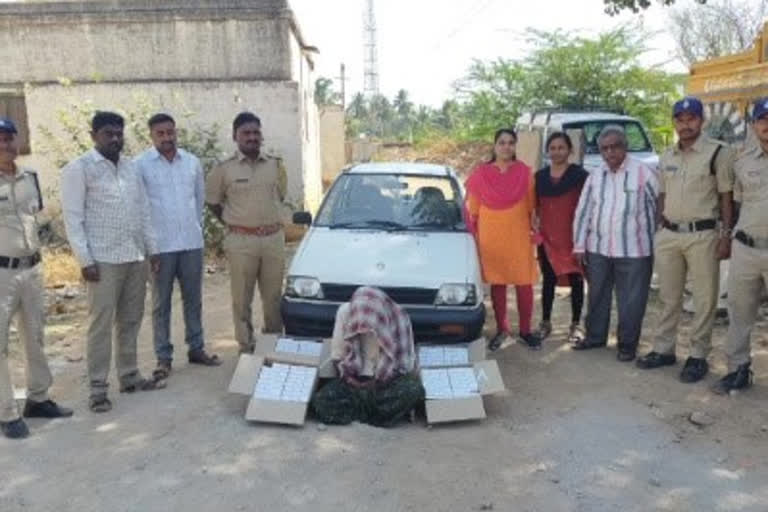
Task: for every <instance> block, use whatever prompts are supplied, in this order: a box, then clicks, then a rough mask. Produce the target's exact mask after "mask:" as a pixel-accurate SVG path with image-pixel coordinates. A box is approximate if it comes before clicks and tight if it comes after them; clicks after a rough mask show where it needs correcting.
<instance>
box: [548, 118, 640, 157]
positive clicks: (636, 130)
mask: <svg viewBox="0 0 768 512" xmlns="http://www.w3.org/2000/svg"><path fill="white" fill-rule="evenodd" d="M611 124H613V125H616V124H617V125H619V126H621V127H623V128H624V131H625V133H626V134H627V142H628V144H629V147H628V148H627V149H628V150H629V151H630V152H632V153H639V152H651V151H653V148H651V143H650V142H649V141H648V137H647V136H646V134H645V130H643V127H642V126H641V125H640V123H638V122H637V121H588V122H583V123H581V122H579V123H568V124H567V125H563V129H564V130H584V139H585V140H586V141H587V147H586V148H585V152H586V153H587V154H593V155H596V154H599V153H600V149H598V147H597V136H598V135H600V131H601V130H602V129H603V128H605V127H606V126H608V125H611Z"/></svg>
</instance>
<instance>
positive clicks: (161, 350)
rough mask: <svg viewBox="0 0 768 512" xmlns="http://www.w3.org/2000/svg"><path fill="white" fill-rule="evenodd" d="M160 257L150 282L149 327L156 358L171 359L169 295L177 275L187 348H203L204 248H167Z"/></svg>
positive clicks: (160, 359) (171, 292) (190, 349)
mask: <svg viewBox="0 0 768 512" xmlns="http://www.w3.org/2000/svg"><path fill="white" fill-rule="evenodd" d="M159 257H160V271H159V272H158V273H157V274H156V275H155V276H154V278H153V282H152V304H153V307H152V329H153V333H154V342H155V355H156V356H157V360H158V361H171V360H172V359H173V345H172V344H171V297H172V295H173V283H174V281H176V279H178V280H179V286H180V287H181V300H182V303H183V305H184V327H185V335H184V340H185V341H186V342H187V345H188V347H189V351H190V352H191V351H193V350H201V349H202V348H203V325H202V309H203V304H202V291H203V250H202V249H194V250H191V251H178V252H167V253H163V254H160V255H159Z"/></svg>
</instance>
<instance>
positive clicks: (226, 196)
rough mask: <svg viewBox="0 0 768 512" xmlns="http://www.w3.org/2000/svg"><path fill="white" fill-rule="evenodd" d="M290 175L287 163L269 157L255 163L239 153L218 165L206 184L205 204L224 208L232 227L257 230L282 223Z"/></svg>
mask: <svg viewBox="0 0 768 512" xmlns="http://www.w3.org/2000/svg"><path fill="white" fill-rule="evenodd" d="M286 186H287V176H286V172H285V167H284V166H283V161H282V159H280V158H276V157H273V156H268V155H260V156H259V158H258V159H257V160H251V159H249V158H247V157H246V156H245V155H243V154H242V153H240V152H239V151H238V152H237V153H236V154H235V156H233V157H232V158H230V159H229V160H225V161H224V162H222V163H220V164H219V165H217V166H216V167H215V168H214V169H213V170H212V171H211V173H210V174H209V175H208V179H207V180H206V183H205V202H206V203H208V204H212V205H222V206H223V207H224V212H223V219H224V222H226V223H227V224H229V225H235V226H244V227H249V228H254V227H258V226H267V225H271V224H280V223H282V215H281V207H280V205H281V203H282V202H283V200H284V199H285V194H286Z"/></svg>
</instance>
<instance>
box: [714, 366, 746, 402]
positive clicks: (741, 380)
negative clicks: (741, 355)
mask: <svg viewBox="0 0 768 512" xmlns="http://www.w3.org/2000/svg"><path fill="white" fill-rule="evenodd" d="M749 367H750V363H744V364H742V365H739V366H738V367H737V368H736V371H735V372H731V373H729V374H728V375H726V376H725V377H723V378H722V379H720V380H719V381H717V382H715V385H714V386H712V391H713V392H714V393H717V394H718V395H727V394H728V393H730V392H731V391H733V390H736V389H747V388H748V387H749V386H751V385H752V370H750V369H749Z"/></svg>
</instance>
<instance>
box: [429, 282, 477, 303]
mask: <svg viewBox="0 0 768 512" xmlns="http://www.w3.org/2000/svg"><path fill="white" fill-rule="evenodd" d="M476 300H477V292H476V290H475V285H473V284H466V283H457V284H444V285H442V286H441V287H440V289H439V290H438V291H437V297H436V298H435V304H438V305H440V304H441V305H449V306H459V305H466V304H474V303H475V301H476Z"/></svg>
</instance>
